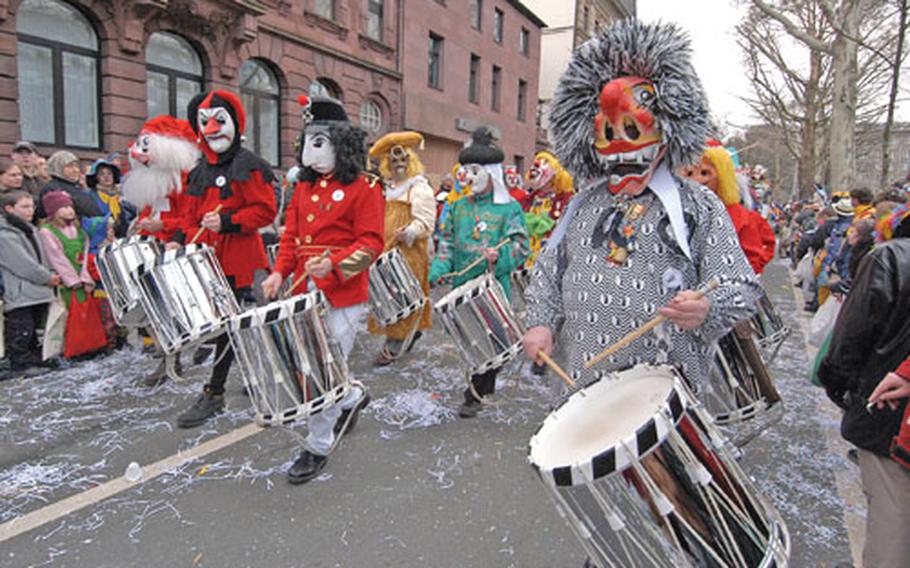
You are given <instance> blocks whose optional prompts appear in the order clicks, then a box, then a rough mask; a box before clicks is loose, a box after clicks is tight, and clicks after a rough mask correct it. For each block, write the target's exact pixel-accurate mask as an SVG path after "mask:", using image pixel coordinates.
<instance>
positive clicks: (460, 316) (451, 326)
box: [435, 273, 524, 375]
mask: <svg viewBox="0 0 910 568" xmlns="http://www.w3.org/2000/svg"><path fill="white" fill-rule="evenodd" d="M435 309H436V313H437V315H438V316H439V319H440V320H442V325H443V326H444V327H445V330H446V332H448V334H449V335H450V336H451V337H452V339H454V340H455V344H456V345H458V349H459V351H460V352H461V356H462V358H463V359H464V361H465V363H467V364H468V367H469V373H470V374H471V375H475V374H479V373H483V372H485V371H488V370H490V369H496V368H498V367H501V366H503V365H504V364H505V363H506V362H507V361H509V359H511V358H513V357H514V356H515V355H517V354H518V353H520V352H521V338H522V336H523V335H524V329H523V327H522V326H521V325H520V324H519V323H518V320H517V319H516V318H515V315H514V313H513V312H512V306H511V305H510V304H509V300H508V299H507V298H506V294H505V291H504V290H503V289H502V285H501V284H500V283H499V282H498V281H497V280H496V279H495V278H494V277H493V275H492V274H490V273H486V274H484V275H482V276H478V277H477V278H475V279H473V280H471V281H469V282H466V283H465V284H463V285H461V286H459V287H458V288H456V289H454V290H452V291H451V292H449V293H448V294H446V295H445V296H444V297H443V298H442V299H441V300H439V301H438V302H436V305H435Z"/></svg>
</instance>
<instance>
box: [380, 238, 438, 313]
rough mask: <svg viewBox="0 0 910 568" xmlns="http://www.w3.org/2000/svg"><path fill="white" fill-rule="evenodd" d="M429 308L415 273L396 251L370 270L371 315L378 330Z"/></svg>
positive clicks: (393, 250) (390, 252)
mask: <svg viewBox="0 0 910 568" xmlns="http://www.w3.org/2000/svg"><path fill="white" fill-rule="evenodd" d="M426 305H427V299H426V295H425V294H424V292H423V288H421V286H420V282H418V281H417V277H416V276H414V272H413V271H412V270H411V267H410V266H409V265H408V263H407V261H406V260H405V258H404V256H402V254H401V252H400V251H399V250H398V249H397V248H393V249H389V250H388V251H387V252H385V253H383V254H382V256H380V257H379V258H377V259H376V262H375V263H373V266H372V267H370V314H371V315H372V316H373V318H374V319H375V320H376V325H378V326H379V327H388V326H390V325H392V324H395V323H398V322H400V321H402V320H404V319H406V318H407V317H409V316H410V315H411V314H414V313H417V311H419V310H420V309H422V308H424V307H425V306H426Z"/></svg>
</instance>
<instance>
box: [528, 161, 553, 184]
mask: <svg viewBox="0 0 910 568" xmlns="http://www.w3.org/2000/svg"><path fill="white" fill-rule="evenodd" d="M555 175H556V171H555V170H554V169H553V166H552V165H551V164H550V162H549V161H547V160H544V159H543V158H538V159H536V160H534V164H533V165H531V169H530V170H529V171H528V187H529V188H530V189H531V190H532V191H540V190H541V189H543V188H545V187H547V186H548V185H549V184H550V182H551V181H553V176H555Z"/></svg>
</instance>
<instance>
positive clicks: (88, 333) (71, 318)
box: [63, 294, 107, 359]
mask: <svg viewBox="0 0 910 568" xmlns="http://www.w3.org/2000/svg"><path fill="white" fill-rule="evenodd" d="M87 296H88V297H87V298H86V299H85V301H84V302H80V301H79V299H78V298H77V297H76V294H73V295H72V301H71V302H70V310H69V313H68V314H67V316H66V332H65V333H64V335H63V356H64V357H66V358H67V359H71V358H73V357H76V356H78V355H85V354H87V353H94V352H95V351H98V350H100V349H104V348H105V347H107V334H106V333H105V331H104V324H103V323H102V322H101V310H100V309H99V308H98V300H96V299H95V298H93V297H92V296H91V294H88V295H87Z"/></svg>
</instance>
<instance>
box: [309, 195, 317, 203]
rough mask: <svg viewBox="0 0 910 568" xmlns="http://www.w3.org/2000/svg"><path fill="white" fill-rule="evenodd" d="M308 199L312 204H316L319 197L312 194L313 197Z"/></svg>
mask: <svg viewBox="0 0 910 568" xmlns="http://www.w3.org/2000/svg"><path fill="white" fill-rule="evenodd" d="M310 199H312V200H313V203H316V202H317V201H319V196H318V195H316V194H315V193H314V194H313V197H311V198H310Z"/></svg>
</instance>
